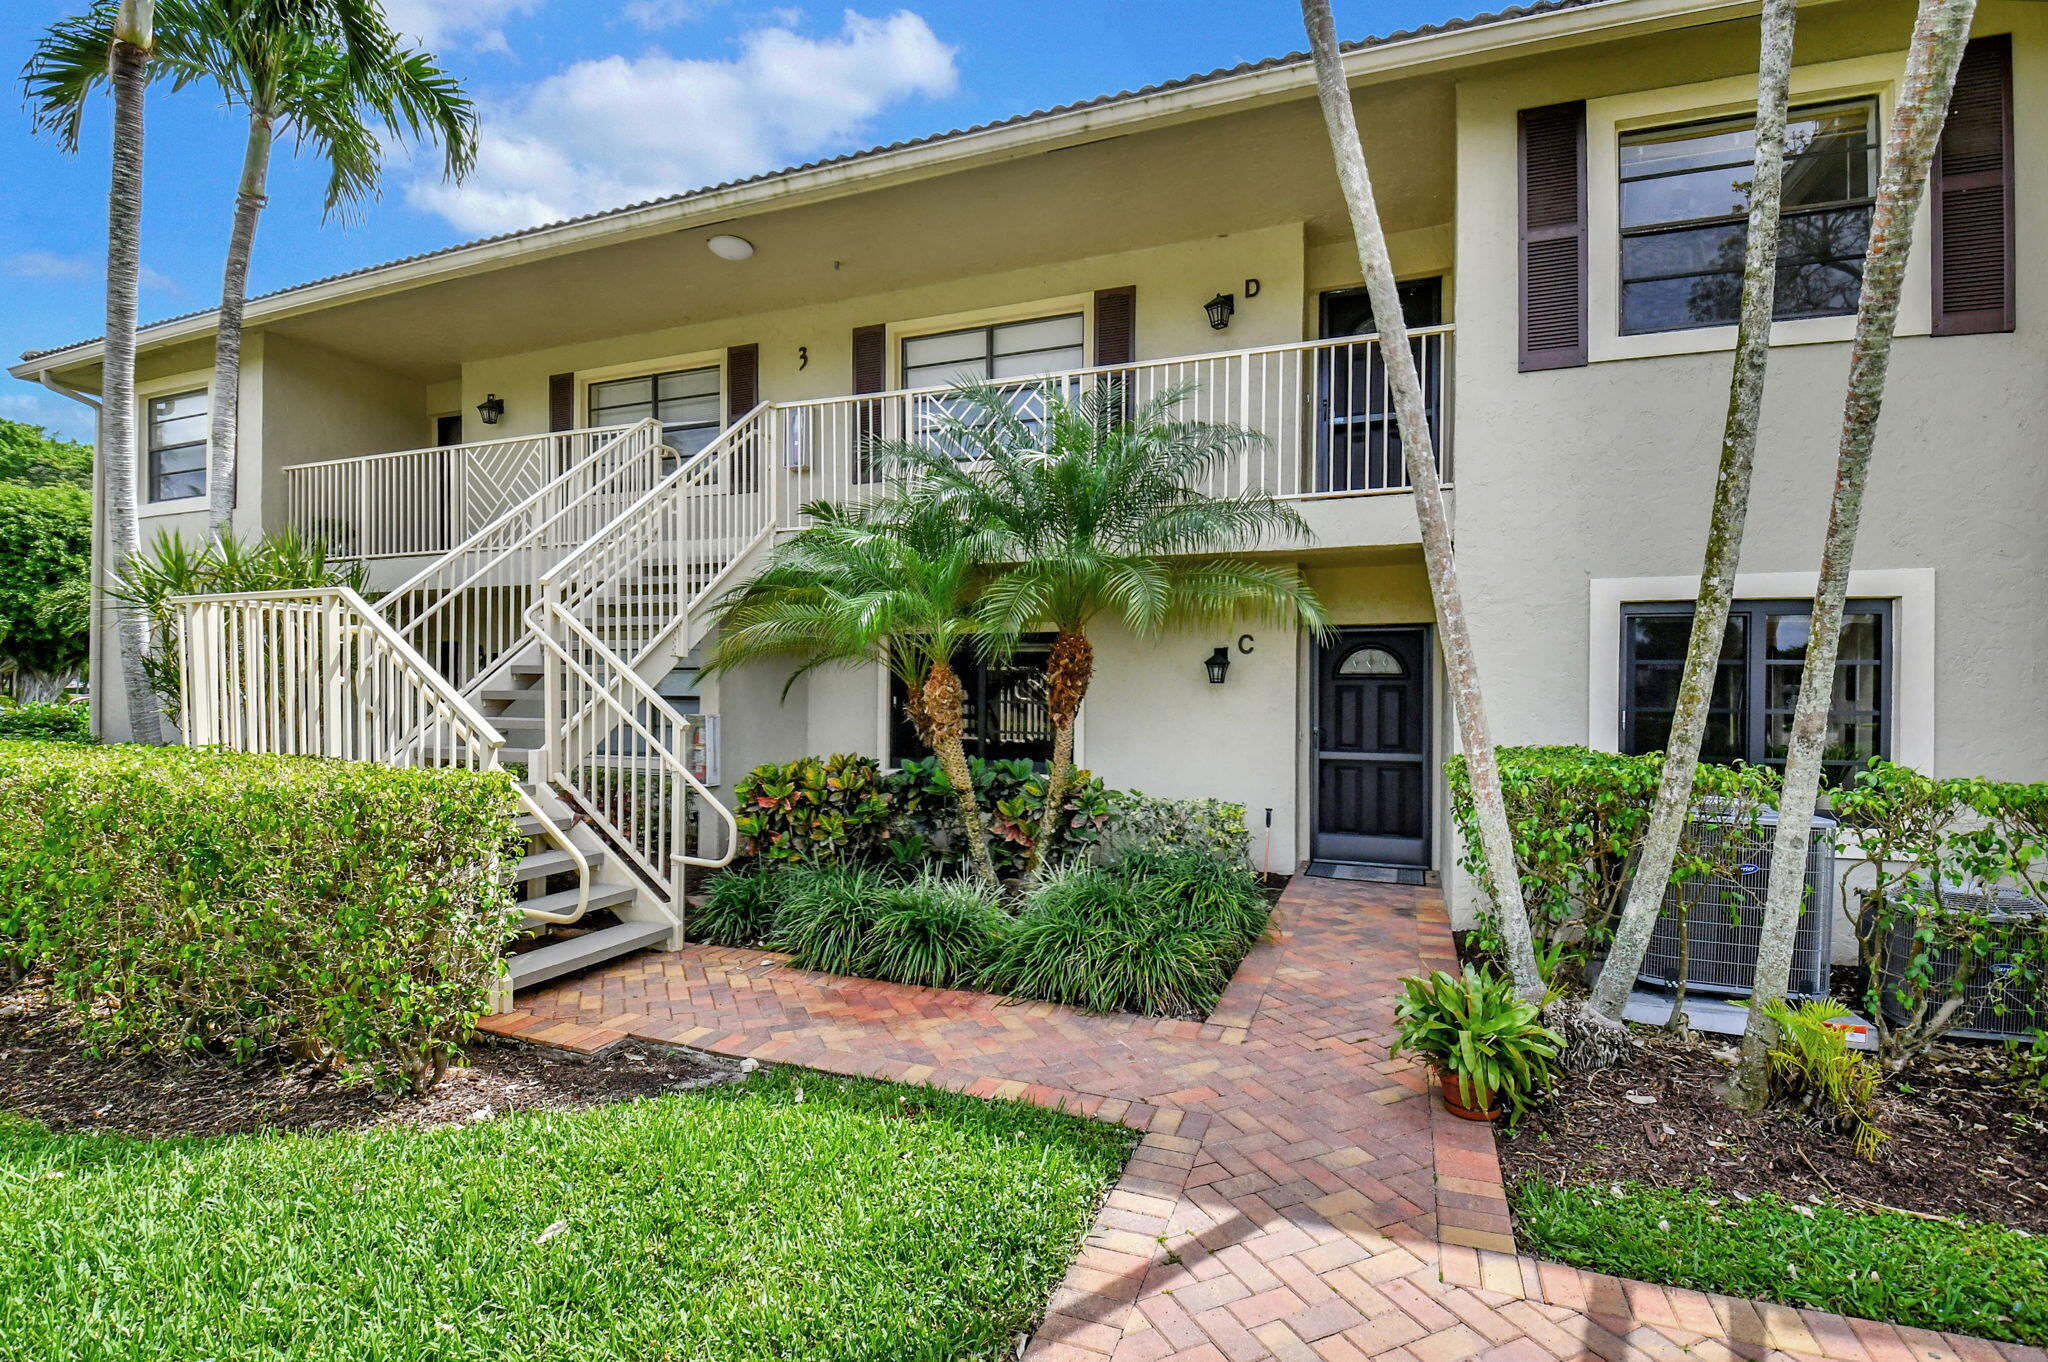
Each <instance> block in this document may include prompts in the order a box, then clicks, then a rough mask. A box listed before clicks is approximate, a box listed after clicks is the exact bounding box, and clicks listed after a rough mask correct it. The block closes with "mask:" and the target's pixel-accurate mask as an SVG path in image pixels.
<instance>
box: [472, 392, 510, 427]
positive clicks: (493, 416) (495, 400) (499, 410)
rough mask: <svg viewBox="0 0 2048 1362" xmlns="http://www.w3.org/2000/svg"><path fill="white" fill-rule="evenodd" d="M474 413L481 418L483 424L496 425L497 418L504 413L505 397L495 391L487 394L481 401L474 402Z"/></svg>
mask: <svg viewBox="0 0 2048 1362" xmlns="http://www.w3.org/2000/svg"><path fill="white" fill-rule="evenodd" d="M476 414H477V415H478V416H481V417H482V418H483V420H484V424H485V425H487V426H495V425H497V424H498V418H499V417H500V416H503V415H504V414H505V399H504V398H502V397H500V396H498V395H497V394H496V393H491V394H489V395H487V396H486V397H485V398H484V400H483V401H481V402H479V403H477V404H476Z"/></svg>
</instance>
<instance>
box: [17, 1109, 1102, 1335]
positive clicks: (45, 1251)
mask: <svg viewBox="0 0 2048 1362" xmlns="http://www.w3.org/2000/svg"><path fill="white" fill-rule="evenodd" d="M1134 1138H1135V1137H1134V1136H1132V1135H1131V1134H1130V1133H1129V1132H1126V1131H1123V1130H1121V1129H1118V1128H1115V1127H1110V1126H1103V1125H1098V1124H1095V1123H1092V1122H1087V1121H1082V1120H1079V1119H1076V1118H1073V1117H1068V1116H1062V1115H1058V1114H1056V1113H1052V1112H1046V1111H1040V1110H1037V1109H1035V1108H1030V1107H1025V1106H1021V1105H1016V1104H1009V1103H984V1102H977V1101H974V1100H971V1099H968V1098H963V1097H956V1096H953V1095H950V1094H945V1093H937V1092H932V1091H928V1090H925V1089H912V1088H900V1087H895V1086H892V1085H888V1084H882V1083H866V1082H858V1081H853V1080H840V1079H832V1078H826V1077H822V1076H820V1075H817V1074H807V1073H795V1072H786V1071H785V1072H776V1073H769V1072H763V1073H760V1074H756V1075H755V1076H754V1077H753V1078H751V1079H750V1080H748V1081H747V1082H746V1083H745V1084H744V1085H734V1086H728V1087H723V1088H718V1089H712V1090H709V1091H705V1092H699V1093H694V1094H689V1095H681V1096H668V1097H662V1098H658V1099H654V1100H650V1101H644V1102H633V1103H627V1104H623V1105H619V1106H611V1107H603V1108H597V1109H593V1110H588V1111H580V1112H549V1113H533V1114H523V1115H515V1116H506V1117H501V1118H499V1119H496V1120H490V1121H483V1122H479V1123H476V1124H473V1125H468V1126H463V1127H459V1128H453V1127H450V1128H441V1129H426V1130H422V1129H415V1128H385V1129H378V1130H373V1131H365V1132H357V1133H349V1134H342V1135H323V1136H302V1135H265V1136H241V1137H234V1138H228V1139H209V1140H172V1141H161V1142H149V1141H140V1140H132V1139H125V1138H119V1137H111V1136H104V1137H103V1136H78V1135H53V1134H50V1133H48V1132H46V1131H44V1130H42V1129H41V1128H39V1127H35V1126H31V1125H29V1124H27V1123H25V1122H21V1121H18V1120H8V1119H6V1118H0V1359H6V1362H26V1359H37V1360H38V1362H41V1359H72V1358H75V1359H102V1358H106V1359H112V1358H134V1359H144V1358H147V1359H153V1360H154V1359H179V1360H180V1362H187V1360H190V1362H202V1360H203V1362H253V1360H254V1359H263V1362H272V1360H275V1362H287V1360H288V1362H316V1360H319V1359H335V1360H336V1362H341V1360H344V1359H345V1362H384V1360H385V1359H427V1358H432V1359H436V1360H437V1362H438V1360H439V1359H492V1360H493V1362H496V1360H497V1359H514V1358H516V1359H531V1360H532V1362H543V1360H545V1362H571V1360H573V1359H599V1358H603V1359H607V1362H629V1360H631V1359H676V1360H677V1362H683V1360H684V1359H688V1360H690V1362H696V1360H697V1359H723V1358H757V1357H769V1358H802V1359H856V1358H858V1359H875V1360H876V1362H879V1360H880V1359H939V1358H993V1357H997V1356H999V1355H1001V1356H1007V1355H1008V1354H1007V1353H1006V1352H1005V1349H1006V1348H1007V1346H1008V1344H1009V1342H1010V1340H1011V1339H1012V1337H1013V1336H1014V1335H1015V1334H1016V1333H1017V1332H1018V1331H1020V1330H1022V1329H1025V1328H1027V1327H1029V1325H1030V1324H1031V1322H1032V1321H1033V1319H1034V1318H1035V1317H1036V1315H1037V1313H1038V1311H1039V1309H1040V1308H1041V1306H1042V1305H1043V1303H1044V1301H1045V1299H1046V1297H1047V1296H1048V1295H1049V1294H1050V1293H1051V1291H1052V1288H1053V1286H1054V1285H1055V1284H1056V1283H1057V1282H1058V1281H1059V1279H1060V1276H1061V1274H1062V1273H1063V1272H1064V1270H1065V1267H1066V1264H1067V1261H1068V1259H1069V1258H1070V1257H1071V1256H1072V1254H1073V1253H1074V1252H1075V1250H1076V1249H1077V1248H1078V1246H1079V1244H1080V1242H1081V1237H1082V1235H1083V1234H1085V1233H1086V1231H1087V1228H1088V1225H1089V1223H1090V1221H1091V1218H1092V1216H1093V1212H1094V1209H1095V1206H1096V1203H1097V1201H1098V1200H1099V1198H1100V1197H1101V1195H1102V1194H1103V1193H1104V1191H1105V1190H1106V1189H1107V1188H1108V1187H1109V1185H1110V1184H1111V1183H1112V1182H1114V1180H1115V1178H1116V1176H1117V1172H1118V1170H1119V1168H1120V1167H1121V1166H1122V1164H1123V1161H1124V1158H1125V1156H1126V1155H1127V1153H1128V1152H1129V1149H1130V1145H1131V1142H1132V1140H1133V1139H1134ZM557 1222H566V1228H560V1229H555V1230H553V1231H552V1233H551V1232H550V1227H552V1226H554V1225H556V1223H557Z"/></svg>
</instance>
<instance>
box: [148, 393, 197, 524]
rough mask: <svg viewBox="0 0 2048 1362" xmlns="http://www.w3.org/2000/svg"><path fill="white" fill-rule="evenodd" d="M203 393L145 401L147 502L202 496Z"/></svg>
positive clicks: (153, 398) (182, 394)
mask: <svg viewBox="0 0 2048 1362" xmlns="http://www.w3.org/2000/svg"><path fill="white" fill-rule="evenodd" d="M206 409H207V402H206V393H205V391H204V390H203V389H202V390H201V391H199V392H196V393H176V394H172V395H169V396H165V397H152V398H150V399H149V500H150V501H152V502H156V501H183V500H185V499H186V498H188V497H203V496H205V495H206V424H207V422H206Z"/></svg>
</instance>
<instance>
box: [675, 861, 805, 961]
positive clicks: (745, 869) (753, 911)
mask: <svg viewBox="0 0 2048 1362" xmlns="http://www.w3.org/2000/svg"><path fill="white" fill-rule="evenodd" d="M781 889H782V877H781V875H780V874H779V873H778V872H777V870H776V868H775V867H774V866H772V865H761V864H758V863H757V864H754V865H741V866H735V867H733V868H732V869H730V870H727V871H725V872H724V873H722V874H720V875H717V876H714V877H713V878H712V880H711V882H710V883H709V884H707V885H705V886H704V902H703V904H702V905H701V906H699V907H697V908H695V909H693V910H692V911H691V912H690V915H689V918H688V922H687V926H688V928H689V934H690V939H691V940H692V941H702V942H704V943H705V944H706V945H710V946H754V945H758V944H760V943H761V942H762V941H764V940H766V939H767V937H768V934H769V932H770V931H771V930H773V928H774V925H775V909H776V905H777V903H778V901H779V896H780V894H781Z"/></svg>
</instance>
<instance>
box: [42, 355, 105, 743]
mask: <svg viewBox="0 0 2048 1362" xmlns="http://www.w3.org/2000/svg"><path fill="white" fill-rule="evenodd" d="M36 382H38V383H40V384H42V385H43V386H44V387H45V388H48V389H49V390H50V391H51V392H53V393H55V394H57V395H58V396H59V397H68V398H70V399H71V400H72V401H73V402H77V403H79V404H80V405H82V406H85V407H89V408H91V410H92V416H93V432H92V435H93V438H92V521H91V532H92V604H91V607H90V609H91V614H90V618H91V620H92V637H91V640H90V646H89V651H88V652H87V655H86V661H85V680H86V695H87V703H88V704H89V705H90V707H91V708H90V713H91V715H92V731H93V732H94V733H97V734H102V735H104V734H105V733H106V725H105V714H104V711H103V708H102V707H103V706H104V705H105V704H106V693H107V688H106V687H105V686H103V685H101V684H100V657H101V649H100V608H101V591H100V582H101V580H102V577H103V574H104V573H105V572H106V526H105V525H104V524H103V523H102V522H101V519H100V514H101V509H100V508H101V507H103V506H105V505H106V502H107V498H106V488H105V487H104V486H103V485H102V480H103V478H104V477H105V473H104V471H103V467H102V465H101V463H100V443H101V441H100V402H99V399H98V398H96V397H92V396H90V395H88V394H86V393H83V392H80V391H79V390H78V389H76V388H69V387H66V386H65V385H64V384H62V383H59V382H58V381H57V380H56V379H54V378H52V377H50V371H49V370H48V369H40V370H38V371H37V372H36Z"/></svg>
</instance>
